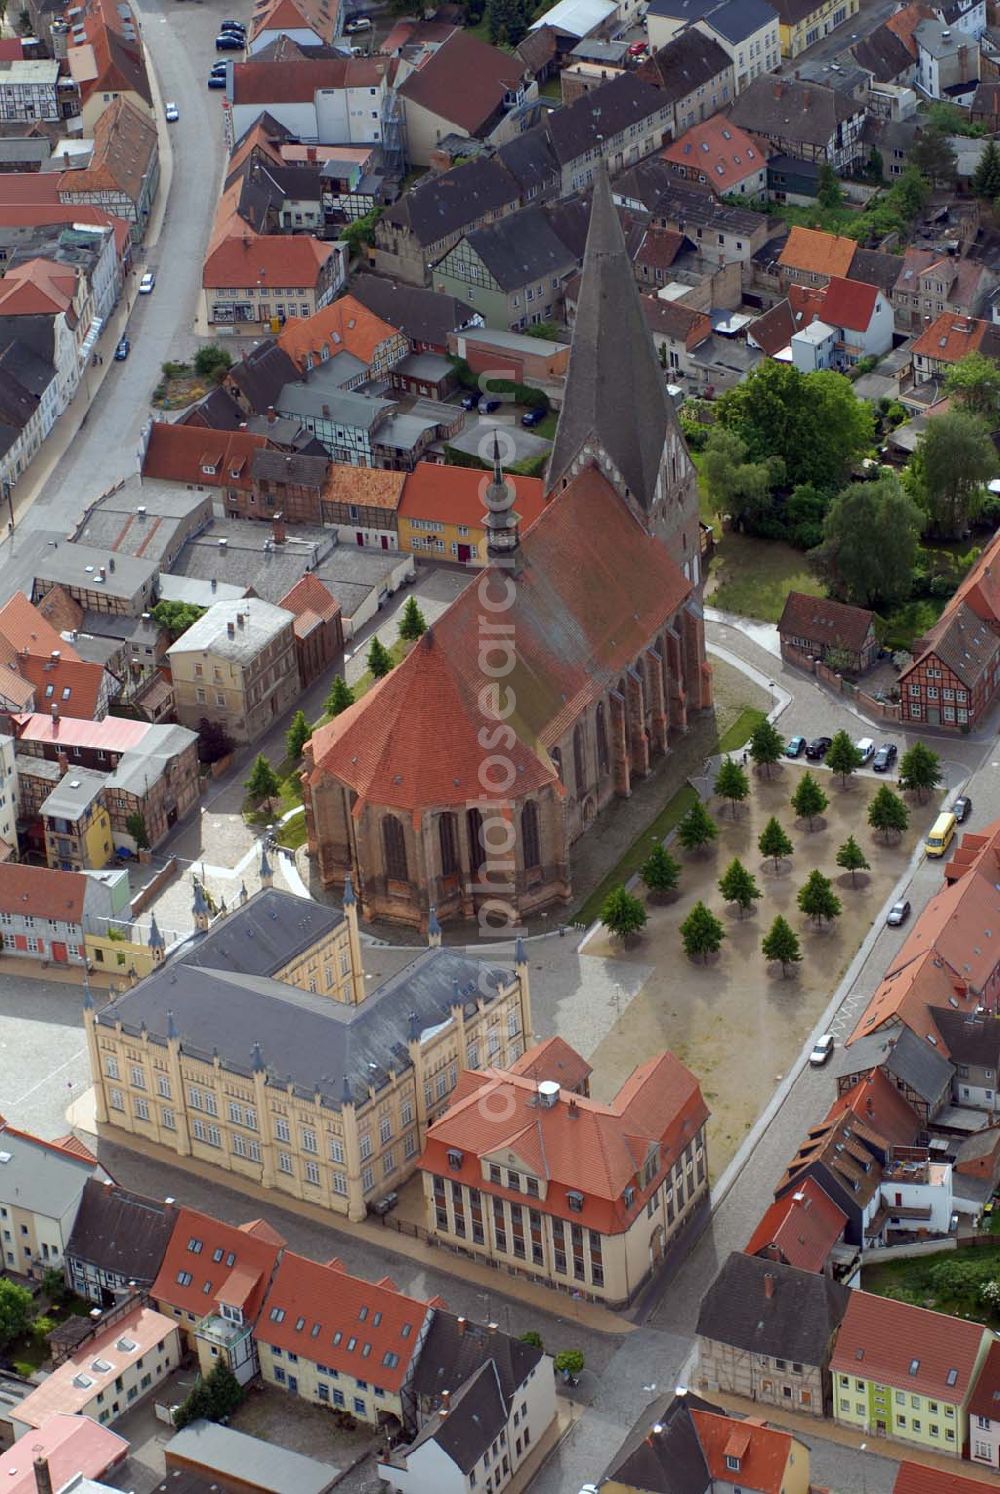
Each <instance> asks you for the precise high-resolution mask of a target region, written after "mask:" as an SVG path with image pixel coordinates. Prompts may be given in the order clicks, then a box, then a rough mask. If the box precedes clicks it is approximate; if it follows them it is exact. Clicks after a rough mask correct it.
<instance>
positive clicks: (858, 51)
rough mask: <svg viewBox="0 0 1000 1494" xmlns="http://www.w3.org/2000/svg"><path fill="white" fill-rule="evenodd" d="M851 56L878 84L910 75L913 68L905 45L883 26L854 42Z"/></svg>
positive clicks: (889, 29) (912, 62) (893, 32)
mask: <svg viewBox="0 0 1000 1494" xmlns="http://www.w3.org/2000/svg"><path fill="white" fill-rule="evenodd" d="M851 55H852V56H853V58H854V60H855V62H856V63H857V64H858V66H859V67H863V68H864V69H865V71H866V72H869V73H871V75H872V77H873V78H874V79H875V80H876V82H878V83H891V82H892V80H893V79H894V78H898V77H901V76H906V75H908V74H909V73H911V72H912V71H913V69H914V66H915V64H914V60H913V58H912V57H911V56H910V54H909V52H908V51H907V48H906V44H905V43H904V42H903V41H902V40H901V39H900V38H899V37H898V36H897V35H896V33H895V31H893V30H891V28H890V27H888V26H885V25H882V26H876V28H875V30H874V31H871V32H869V34H868V35H867V36H862V37H861V38H860V40H859V41H856V42H855V43H854V45H853V47H852V48H851Z"/></svg>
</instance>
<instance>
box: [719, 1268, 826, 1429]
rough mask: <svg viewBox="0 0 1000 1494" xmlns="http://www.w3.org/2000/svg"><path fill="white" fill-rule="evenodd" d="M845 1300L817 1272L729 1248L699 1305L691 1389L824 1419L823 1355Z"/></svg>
mask: <svg viewBox="0 0 1000 1494" xmlns="http://www.w3.org/2000/svg"><path fill="white" fill-rule="evenodd" d="M851 1295H852V1294H851V1292H850V1290H849V1288H847V1287H845V1286H842V1285H841V1284H840V1283H839V1282H836V1281H833V1280H831V1279H830V1277H828V1276H824V1275H822V1274H821V1273H819V1272H815V1271H801V1270H799V1269H798V1268H797V1267H795V1266H786V1265H784V1263H783V1262H781V1261H776V1260H764V1259H762V1258H761V1257H759V1256H756V1255H747V1254H745V1253H744V1252H742V1251H739V1250H734V1251H733V1252H732V1254H731V1255H730V1256H729V1259H728V1260H727V1261H726V1263H725V1264H724V1265H723V1267H722V1269H721V1270H720V1272H719V1274H718V1276H716V1278H715V1280H714V1281H713V1283H712V1285H711V1286H710V1287H709V1288H708V1291H707V1292H706V1293H705V1295H704V1297H703V1298H702V1301H701V1308H700V1311H699V1313H698V1326H697V1337H698V1367H697V1370H696V1372H695V1388H696V1389H697V1390H699V1391H702V1392H707V1393H708V1394H709V1395H711V1393H712V1392H713V1391H722V1392H724V1393H725V1394H728V1395H741V1396H745V1397H746V1398H747V1399H748V1400H754V1401H757V1402H758V1403H760V1404H761V1405H765V1406H777V1407H785V1408H786V1409H789V1410H795V1411H797V1412H800V1413H801V1414H803V1415H806V1416H825V1415H827V1414H828V1413H829V1408H830V1404H831V1398H832V1390H831V1384H830V1368H829V1366H830V1355H831V1353H832V1351H833V1346H834V1341H835V1339H836V1335H837V1330H838V1328H839V1327H840V1322H841V1319H842V1318H843V1316H844V1312H845V1310H846V1309H847V1305H848V1302H849V1301H850V1298H851Z"/></svg>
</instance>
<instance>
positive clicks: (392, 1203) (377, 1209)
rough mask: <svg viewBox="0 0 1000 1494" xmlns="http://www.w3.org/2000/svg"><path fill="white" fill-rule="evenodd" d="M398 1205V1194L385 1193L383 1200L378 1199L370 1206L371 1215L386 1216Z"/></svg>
mask: <svg viewBox="0 0 1000 1494" xmlns="http://www.w3.org/2000/svg"><path fill="white" fill-rule="evenodd" d="M398 1203H399V1194H398V1193H387V1194H386V1195H385V1197H384V1198H379V1199H377V1200H376V1201H375V1203H373V1204H372V1213H373V1214H388V1212H389V1210H390V1209H394V1208H395V1207H396V1205H397V1204H398Z"/></svg>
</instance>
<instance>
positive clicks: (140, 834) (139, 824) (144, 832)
mask: <svg viewBox="0 0 1000 1494" xmlns="http://www.w3.org/2000/svg"><path fill="white" fill-rule="evenodd" d="M125 829H126V830H127V831H128V833H129V835H131V837H132V839H133V840H134V841H135V848H136V850H137V851H148V850H149V830H148V829H147V828H146V816H145V815H144V814H143V812H142V810H141V809H134V810H133V811H132V813H131V814H129V815H126V817H125Z"/></svg>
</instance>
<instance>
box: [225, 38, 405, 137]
mask: <svg viewBox="0 0 1000 1494" xmlns="http://www.w3.org/2000/svg"><path fill="white" fill-rule="evenodd" d="M386 72H387V70H386V65H385V61H384V60H382V61H381V62H380V61H379V60H378V59H377V58H375V57H334V58H329V57H325V58H324V57H302V56H301V54H299V55H296V56H286V57H284V58H283V59H281V60H277V61H272V60H270V59H269V58H268V59H264V58H261V57H251V59H250V60H249V61H247V62H237V63H235V64H234V66H233V68H232V75H231V78H230V82H229V85H228V88H227V92H226V99H227V102H228V104H229V105H230V107H229V108H228V109H227V111H226V138H227V141H228V143H229V145H230V146H232V145H233V143H234V142H235V141H238V140H240V139H241V138H242V137H243V136H244V135H245V134H246V133H247V131H248V130H250V129H251V128H252V127H253V125H254V124H255V123H256V122H257V120H258V119H259V118H260V116H261V115H262V114H267V115H269V116H270V117H271V119H273V120H274V121H275V122H276V123H277V124H279V125H282V126H283V127H284V128H285V129H286V130H288V131H289V133H290V134H291V135H293V136H294V137H295V138H296V139H297V140H300V141H302V142H303V143H304V144H306V145H311V144H315V143H316V142H319V143H321V144H323V145H370V144H373V143H376V142H383V141H386V139H387V129H388V119H389V116H390V115H391V108H390V94H389V89H388V79H387V76H386Z"/></svg>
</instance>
